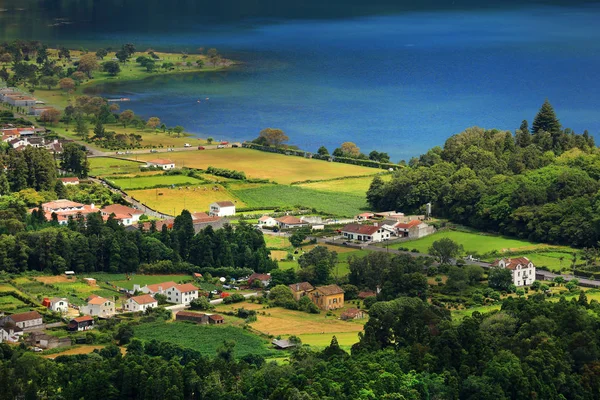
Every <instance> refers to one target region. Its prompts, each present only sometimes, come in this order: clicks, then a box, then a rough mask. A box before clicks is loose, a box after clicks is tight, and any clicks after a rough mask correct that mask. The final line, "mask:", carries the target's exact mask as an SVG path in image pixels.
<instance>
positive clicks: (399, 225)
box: [392, 219, 435, 239]
mask: <svg viewBox="0 0 600 400" xmlns="http://www.w3.org/2000/svg"><path fill="white" fill-rule="evenodd" d="M392 228H393V229H394V230H395V231H396V235H397V236H400V237H407V238H410V239H418V238H422V237H424V236H427V235H431V234H432V233H434V232H435V228H434V227H433V226H430V225H428V224H426V223H425V222H423V221H420V220H418V219H413V220H412V221H409V222H396V223H395V224H393V225H392Z"/></svg>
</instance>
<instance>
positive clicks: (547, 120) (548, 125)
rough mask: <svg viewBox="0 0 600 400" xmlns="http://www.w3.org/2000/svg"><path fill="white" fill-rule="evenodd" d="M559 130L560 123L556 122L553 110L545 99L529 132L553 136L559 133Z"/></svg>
mask: <svg viewBox="0 0 600 400" xmlns="http://www.w3.org/2000/svg"><path fill="white" fill-rule="evenodd" d="M560 128H561V127H560V122H559V121H558V118H556V113H555V112H554V108H553V107H552V105H551V104H550V102H549V101H548V99H546V100H545V101H544V104H542V107H541V108H540V111H539V112H538V113H537V115H536V116H535V118H534V119H533V125H532V128H531V131H532V132H533V133H538V132H541V131H544V132H549V133H550V134H551V135H553V136H554V135H556V134H557V133H559V132H560Z"/></svg>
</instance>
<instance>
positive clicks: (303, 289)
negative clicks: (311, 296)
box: [288, 282, 315, 301]
mask: <svg viewBox="0 0 600 400" xmlns="http://www.w3.org/2000/svg"><path fill="white" fill-rule="evenodd" d="M288 286H289V287H290V289H292V293H293V294H294V299H295V300H296V301H298V300H300V299H301V298H302V297H303V296H306V295H308V293H310V292H312V291H313V290H315V288H314V287H313V285H311V284H310V283H308V282H300V283H292V284H291V285H288Z"/></svg>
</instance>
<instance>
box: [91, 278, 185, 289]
mask: <svg viewBox="0 0 600 400" xmlns="http://www.w3.org/2000/svg"><path fill="white" fill-rule="evenodd" d="M98 277H99V278H96V279H103V282H104V281H107V282H110V283H111V284H113V285H116V286H118V287H122V288H125V289H129V290H131V289H133V285H135V284H137V285H140V286H145V285H153V284H155V283H161V282H169V281H173V282H175V283H180V282H181V281H184V280H189V279H190V278H191V277H190V276H189V275H133V276H131V279H130V280H127V277H126V276H125V275H120V276H115V277H114V278H112V279H111V277H104V278H102V277H101V275H99V276H98ZM115 278H118V279H115Z"/></svg>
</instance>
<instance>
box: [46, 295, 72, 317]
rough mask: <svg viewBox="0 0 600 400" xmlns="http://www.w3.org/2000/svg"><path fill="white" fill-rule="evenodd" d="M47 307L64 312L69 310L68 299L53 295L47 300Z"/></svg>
mask: <svg viewBox="0 0 600 400" xmlns="http://www.w3.org/2000/svg"><path fill="white" fill-rule="evenodd" d="M48 308H49V309H50V310H52V311H54V312H59V313H66V312H67V311H69V300H67V299H65V298H64V297H63V298H59V297H53V298H51V299H50V301H49V304H48Z"/></svg>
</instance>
